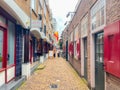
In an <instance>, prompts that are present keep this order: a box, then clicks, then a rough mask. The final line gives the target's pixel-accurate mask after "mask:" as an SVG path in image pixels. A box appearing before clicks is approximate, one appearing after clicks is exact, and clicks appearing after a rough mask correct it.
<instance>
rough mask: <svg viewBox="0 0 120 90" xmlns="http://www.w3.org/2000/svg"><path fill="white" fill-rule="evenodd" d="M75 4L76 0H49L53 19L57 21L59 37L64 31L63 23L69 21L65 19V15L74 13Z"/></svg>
mask: <svg viewBox="0 0 120 90" xmlns="http://www.w3.org/2000/svg"><path fill="white" fill-rule="evenodd" d="M77 2H78V0H49V4H50V8H51V9H52V14H53V17H54V18H56V20H57V31H58V32H59V36H60V34H61V33H62V31H63V30H64V27H65V25H64V23H65V22H66V21H69V18H66V15H67V13H68V12H73V11H74V9H75V6H76V4H77Z"/></svg>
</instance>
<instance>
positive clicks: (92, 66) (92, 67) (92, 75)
mask: <svg viewBox="0 0 120 90" xmlns="http://www.w3.org/2000/svg"><path fill="white" fill-rule="evenodd" d="M90 41H91V42H90V71H91V73H90V78H91V80H90V81H91V87H92V88H94V87H95V48H94V47H95V45H94V35H90Z"/></svg>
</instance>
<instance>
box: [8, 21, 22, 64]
mask: <svg viewBox="0 0 120 90" xmlns="http://www.w3.org/2000/svg"><path fill="white" fill-rule="evenodd" d="M14 42H15V24H14V23H12V22H11V21H8V56H7V57H8V61H7V65H11V64H14V47H15V43H14ZM21 58H22V57H21Z"/></svg>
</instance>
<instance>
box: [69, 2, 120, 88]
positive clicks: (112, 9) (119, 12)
mask: <svg viewBox="0 0 120 90" xmlns="http://www.w3.org/2000/svg"><path fill="white" fill-rule="evenodd" d="M96 1H97V0H82V1H81V3H80V4H79V6H78V8H77V12H76V14H75V15H74V17H73V19H72V21H71V23H70V25H69V27H68V31H69V35H70V33H71V32H72V31H73V30H74V29H75V27H76V25H79V32H80V30H81V25H80V23H81V20H82V18H83V17H84V16H85V15H86V14H88V22H89V23H88V35H87V38H88V40H87V44H88V45H87V51H88V60H87V67H88V71H87V72H88V84H89V85H91V84H90V82H91V78H90V77H91V76H90V75H91V70H90V67H91V66H90V61H91V60H90V58H91V55H90V52H91V51H90V48H91V46H90V42H91V41H90V35H91V30H90V22H91V19H90V9H91V7H92V6H93V5H94V4H95V3H96ZM118 20H120V0H106V25H108V24H110V23H114V22H116V21H118ZM69 42H70V38H69ZM69 61H70V63H71V64H72V66H73V67H74V68H75V69H76V71H77V72H78V73H79V74H80V75H81V73H80V72H81V70H80V69H81V63H80V62H79V61H77V60H74V59H73V58H69ZM105 81H106V83H105V88H106V90H120V78H117V77H115V76H113V75H111V74H108V73H107V74H105Z"/></svg>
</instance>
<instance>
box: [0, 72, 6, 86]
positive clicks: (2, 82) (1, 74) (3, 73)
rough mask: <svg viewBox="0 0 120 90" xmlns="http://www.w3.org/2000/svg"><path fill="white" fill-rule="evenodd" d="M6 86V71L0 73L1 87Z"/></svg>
mask: <svg viewBox="0 0 120 90" xmlns="http://www.w3.org/2000/svg"><path fill="white" fill-rule="evenodd" d="M3 84H5V71H3V72H0V86H2V85H3Z"/></svg>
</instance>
